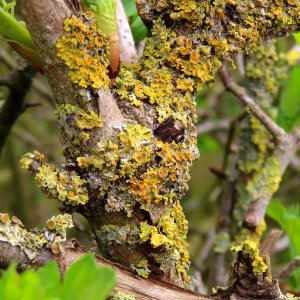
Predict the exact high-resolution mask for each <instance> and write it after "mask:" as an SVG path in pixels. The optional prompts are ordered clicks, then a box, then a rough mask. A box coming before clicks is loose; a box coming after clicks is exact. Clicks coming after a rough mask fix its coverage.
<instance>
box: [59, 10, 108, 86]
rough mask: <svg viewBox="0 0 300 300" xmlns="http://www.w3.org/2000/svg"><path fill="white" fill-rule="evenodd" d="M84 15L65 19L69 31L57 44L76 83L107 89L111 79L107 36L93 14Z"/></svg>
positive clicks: (61, 56) (65, 27)
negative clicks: (98, 27) (82, 17)
mask: <svg viewBox="0 0 300 300" xmlns="http://www.w3.org/2000/svg"><path fill="white" fill-rule="evenodd" d="M85 18H86V21H85V22H83V21H82V20H81V19H79V18H77V17H75V16H73V17H72V18H71V19H65V22H64V29H65V31H66V34H65V35H63V36H62V37H61V38H60V39H59V40H58V42H57V44H56V48H57V56H58V57H60V58H61V59H62V60H63V61H64V62H65V64H66V65H67V66H68V68H69V69H70V71H69V76H70V79H71V81H72V82H73V83H75V84H78V85H79V86H80V87H83V88H95V89H96V88H100V87H103V88H105V89H107V88H108V85H109V82H110V79H109V77H108V71H107V67H108V65H109V61H108V58H107V57H108V52H109V43H108V38H107V37H106V35H104V34H103V33H102V32H101V31H100V30H99V29H97V28H96V25H95V20H94V19H93V18H92V16H91V15H90V16H85Z"/></svg>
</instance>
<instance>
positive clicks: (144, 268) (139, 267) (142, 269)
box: [131, 259, 151, 278]
mask: <svg viewBox="0 0 300 300" xmlns="http://www.w3.org/2000/svg"><path fill="white" fill-rule="evenodd" d="M148 267H149V264H148V260H147V259H142V260H140V261H139V262H138V263H137V264H136V265H132V266H131V268H132V269H133V270H134V271H136V272H137V274H138V275H139V276H141V277H144V278H148V277H149V274H150V273H151V271H150V269H149V268H148Z"/></svg>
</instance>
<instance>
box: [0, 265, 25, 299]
mask: <svg viewBox="0 0 300 300" xmlns="http://www.w3.org/2000/svg"><path fill="white" fill-rule="evenodd" d="M20 296H21V291H20V276H19V274H18V273H17V271H16V265H15V264H12V265H11V266H10V267H9V268H8V270H7V271H6V272H5V273H4V275H3V277H2V278H1V281H0V299H7V300H20Z"/></svg>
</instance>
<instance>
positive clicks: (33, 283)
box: [20, 270, 45, 300]
mask: <svg viewBox="0 0 300 300" xmlns="http://www.w3.org/2000/svg"><path fill="white" fill-rule="evenodd" d="M20 283H21V291H22V293H21V295H22V296H21V298H20V299H21V300H39V299H44V294H45V292H44V290H43V287H42V285H41V282H40V279H39V277H38V275H37V274H36V272H34V271H33V270H27V271H25V272H23V273H22V274H21V281H20Z"/></svg>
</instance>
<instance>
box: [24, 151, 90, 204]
mask: <svg viewBox="0 0 300 300" xmlns="http://www.w3.org/2000/svg"><path fill="white" fill-rule="evenodd" d="M20 163H21V166H22V167H23V168H25V169H27V170H30V171H32V173H33V174H34V175H35V180H36V182H37V185H38V186H39V187H40V188H41V189H42V190H44V191H45V193H46V194H47V195H48V196H49V197H50V198H53V199H58V200H59V201H61V202H62V203H64V204H67V205H71V206H76V205H83V204H85V203H87V201H88V200H89V196H88V191H87V188H86V183H87V182H86V181H85V180H84V179H81V178H80V176H78V175H77V174H76V173H75V172H74V171H66V170H62V171H58V170H56V169H55V167H54V166H53V165H50V164H47V163H44V156H43V155H42V154H40V153H39V152H37V151H35V152H34V153H28V154H25V155H24V156H23V158H22V159H21V161H20Z"/></svg>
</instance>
